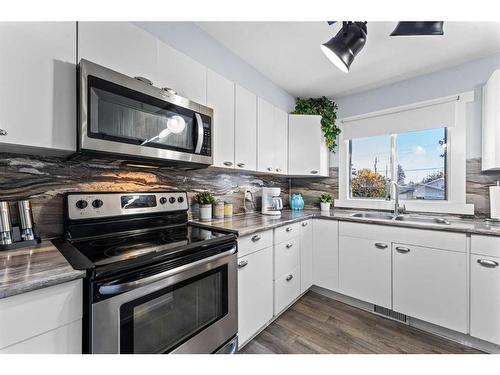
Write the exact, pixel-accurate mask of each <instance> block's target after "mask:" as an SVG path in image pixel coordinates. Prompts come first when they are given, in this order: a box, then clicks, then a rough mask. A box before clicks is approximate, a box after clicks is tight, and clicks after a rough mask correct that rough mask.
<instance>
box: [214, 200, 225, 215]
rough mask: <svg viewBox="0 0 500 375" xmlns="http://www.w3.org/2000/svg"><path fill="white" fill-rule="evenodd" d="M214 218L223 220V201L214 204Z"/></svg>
mask: <svg viewBox="0 0 500 375" xmlns="http://www.w3.org/2000/svg"><path fill="white" fill-rule="evenodd" d="M214 218H215V219H224V201H222V200H218V201H216V202H215V204H214Z"/></svg>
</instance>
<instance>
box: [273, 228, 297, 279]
mask: <svg viewBox="0 0 500 375" xmlns="http://www.w3.org/2000/svg"><path fill="white" fill-rule="evenodd" d="M299 265H300V242H299V240H298V239H296V238H293V239H291V240H290V241H287V242H282V243H280V244H277V245H275V246H274V274H275V277H276V278H279V277H280V276H283V275H284V274H285V273H289V272H290V271H292V270H293V269H295V268H297V267H299Z"/></svg>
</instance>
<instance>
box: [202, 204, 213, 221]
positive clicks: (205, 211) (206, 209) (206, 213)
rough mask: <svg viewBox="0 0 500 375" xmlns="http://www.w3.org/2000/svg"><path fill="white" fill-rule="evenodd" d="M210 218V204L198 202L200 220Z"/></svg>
mask: <svg viewBox="0 0 500 375" xmlns="http://www.w3.org/2000/svg"><path fill="white" fill-rule="evenodd" d="M211 220H212V205H211V204H200V221H211Z"/></svg>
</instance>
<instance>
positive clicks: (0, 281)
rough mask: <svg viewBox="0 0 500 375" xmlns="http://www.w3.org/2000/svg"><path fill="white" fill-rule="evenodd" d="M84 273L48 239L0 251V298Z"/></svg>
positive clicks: (68, 279) (77, 276)
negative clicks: (72, 265) (68, 260)
mask: <svg viewBox="0 0 500 375" xmlns="http://www.w3.org/2000/svg"><path fill="white" fill-rule="evenodd" d="M83 277H85V272H84V271H76V270H74V269H73V267H71V265H70V264H69V263H68V262H67V261H66V258H64V256H63V255H62V254H61V253H60V252H59V250H57V249H56V248H55V247H54V245H52V243H51V242H50V241H45V242H42V243H41V244H39V245H35V246H31V247H27V248H23V249H17V250H9V251H0V299H1V298H6V297H10V296H13V295H16V294H21V293H25V292H29V291H32V290H35V289H41V288H45V287H48V286H52V285H56V284H61V283H64V282H67V281H71V280H75V279H79V278H83Z"/></svg>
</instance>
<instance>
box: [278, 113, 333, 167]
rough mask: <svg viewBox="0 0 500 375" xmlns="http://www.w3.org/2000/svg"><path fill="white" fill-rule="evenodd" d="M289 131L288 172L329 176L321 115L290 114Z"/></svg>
mask: <svg viewBox="0 0 500 375" xmlns="http://www.w3.org/2000/svg"><path fill="white" fill-rule="evenodd" d="M288 132H289V134H288V155H289V159H288V173H289V174H290V175H295V176H328V149H327V147H326V144H325V140H324V137H323V132H322V130H321V116H313V115H290V116H289V125H288Z"/></svg>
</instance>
